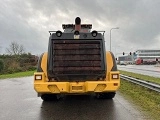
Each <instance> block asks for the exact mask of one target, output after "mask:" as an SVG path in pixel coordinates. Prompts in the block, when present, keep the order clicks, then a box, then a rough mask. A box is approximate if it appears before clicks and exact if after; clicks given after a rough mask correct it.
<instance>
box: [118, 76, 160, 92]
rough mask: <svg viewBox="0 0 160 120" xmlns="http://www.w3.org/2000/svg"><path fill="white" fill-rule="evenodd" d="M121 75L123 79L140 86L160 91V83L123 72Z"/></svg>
mask: <svg viewBox="0 0 160 120" xmlns="http://www.w3.org/2000/svg"><path fill="white" fill-rule="evenodd" d="M120 77H121V79H123V80H127V81H130V82H132V83H135V84H138V85H140V86H143V87H146V88H148V89H151V90H154V91H156V92H159V93H160V85H159V84H155V83H151V82H148V81H144V80H140V79H137V78H133V77H129V76H126V75H122V74H121V75H120Z"/></svg>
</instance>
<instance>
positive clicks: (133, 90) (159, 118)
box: [120, 80, 160, 120]
mask: <svg viewBox="0 0 160 120" xmlns="http://www.w3.org/2000/svg"><path fill="white" fill-rule="evenodd" d="M120 92H121V93H122V94H123V95H124V96H125V97H126V98H128V99H129V100H130V101H132V102H133V103H134V104H136V105H138V106H140V108H141V110H142V111H143V112H145V113H146V114H147V116H149V117H150V118H152V119H153V120H160V93H158V92H155V91H152V90H149V89H147V88H144V87H142V86H139V85H136V84H134V83H131V82H128V81H125V80H121V87H120Z"/></svg>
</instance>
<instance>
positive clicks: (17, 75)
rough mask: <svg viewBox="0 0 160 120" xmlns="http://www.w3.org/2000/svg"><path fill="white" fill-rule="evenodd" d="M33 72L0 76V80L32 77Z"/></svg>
mask: <svg viewBox="0 0 160 120" xmlns="http://www.w3.org/2000/svg"><path fill="white" fill-rule="evenodd" d="M34 72H35V71H26V72H18V73H13V74H3V75H0V79H7V78H18V77H26V76H33V74H34Z"/></svg>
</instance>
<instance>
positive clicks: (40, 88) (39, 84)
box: [34, 52, 120, 94]
mask: <svg viewBox="0 0 160 120" xmlns="http://www.w3.org/2000/svg"><path fill="white" fill-rule="evenodd" d="M106 60H107V61H106V63H107V71H106V72H107V73H106V78H105V79H104V80H101V81H92V80H89V81H85V82H48V77H47V53H44V55H43V58H42V61H41V62H42V63H41V68H42V70H43V72H36V73H34V76H36V75H41V76H42V79H41V80H36V78H35V77H34V89H35V90H36V91H37V93H50V94H60V93H67V94H72V93H78V94H84V93H90V92H115V91H117V90H118V88H119V87H120V76H119V71H111V69H112V67H113V64H114V63H113V59H112V56H111V53H110V52H107V53H106ZM113 75H116V76H117V78H116V79H115V78H113Z"/></svg>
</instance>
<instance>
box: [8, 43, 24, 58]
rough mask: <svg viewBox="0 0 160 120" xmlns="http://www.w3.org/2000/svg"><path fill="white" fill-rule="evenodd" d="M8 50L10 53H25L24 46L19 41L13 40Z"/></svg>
mask: <svg viewBox="0 0 160 120" xmlns="http://www.w3.org/2000/svg"><path fill="white" fill-rule="evenodd" d="M6 52H7V53H8V54H10V55H21V54H23V53H24V47H23V45H19V44H18V43H17V42H11V44H10V45H9V48H6Z"/></svg>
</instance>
